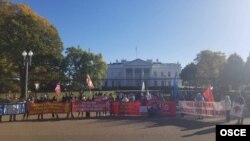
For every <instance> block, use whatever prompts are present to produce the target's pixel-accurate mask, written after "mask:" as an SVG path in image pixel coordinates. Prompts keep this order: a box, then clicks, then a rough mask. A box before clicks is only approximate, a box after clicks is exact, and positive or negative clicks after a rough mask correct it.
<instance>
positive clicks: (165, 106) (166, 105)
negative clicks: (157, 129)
mask: <svg viewBox="0 0 250 141" xmlns="http://www.w3.org/2000/svg"><path fill="white" fill-rule="evenodd" d="M158 107H159V111H158V114H159V115H161V116H176V104H175V102H171V101H167V102H164V101H161V102H158Z"/></svg>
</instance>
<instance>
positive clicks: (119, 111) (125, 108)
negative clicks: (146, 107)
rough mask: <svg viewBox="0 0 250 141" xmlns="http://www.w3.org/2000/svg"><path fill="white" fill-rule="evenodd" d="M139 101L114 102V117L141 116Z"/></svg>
mask: <svg viewBox="0 0 250 141" xmlns="http://www.w3.org/2000/svg"><path fill="white" fill-rule="evenodd" d="M140 105H141V103H140V102H139V101H136V102H127V103H123V102H113V103H112V108H111V110H112V114H114V115H140Z"/></svg>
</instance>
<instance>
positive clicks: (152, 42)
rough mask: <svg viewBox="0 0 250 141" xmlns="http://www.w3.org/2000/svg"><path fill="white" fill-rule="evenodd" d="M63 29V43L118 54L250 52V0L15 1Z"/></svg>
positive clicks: (180, 58)
mask: <svg viewBox="0 0 250 141" xmlns="http://www.w3.org/2000/svg"><path fill="white" fill-rule="evenodd" d="M13 2H14V3H26V4H28V5H29V6H30V7H31V8H32V9H33V11H35V12H36V13H37V14H39V15H40V16H42V17H44V18H46V19H48V20H49V21H50V22H51V23H52V24H53V25H54V26H55V27H56V28H57V30H58V32H59V34H60V37H61V39H62V41H63V43H64V48H66V47H70V46H77V45H80V47H81V48H83V49H84V50H88V49H90V51H91V52H94V53H101V54H102V55H103V57H104V60H105V61H106V62H107V63H110V62H115V60H116V59H118V60H121V59H127V60H133V59H135V58H136V47H137V57H138V58H141V59H153V60H156V59H159V60H160V61H161V62H165V63H176V62H179V63H181V64H182V67H185V65H187V64H188V63H190V62H192V61H193V59H194V58H195V57H196V55H197V54H198V53H199V52H200V51H201V50H206V49H209V50H212V51H221V52H224V53H225V54H226V55H227V56H228V55H230V54H232V53H234V52H236V53H238V54H239V55H240V56H242V58H243V59H244V60H246V58H247V57H248V56H249V52H250V1H249V0H13Z"/></svg>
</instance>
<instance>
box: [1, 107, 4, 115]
mask: <svg viewBox="0 0 250 141" xmlns="http://www.w3.org/2000/svg"><path fill="white" fill-rule="evenodd" d="M3 107H4V106H3V104H0V116H2V115H3V109H4V108H3Z"/></svg>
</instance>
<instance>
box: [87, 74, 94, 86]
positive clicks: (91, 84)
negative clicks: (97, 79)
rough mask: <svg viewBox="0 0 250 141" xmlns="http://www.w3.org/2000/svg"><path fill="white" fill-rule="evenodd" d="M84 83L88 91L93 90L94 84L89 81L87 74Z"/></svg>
mask: <svg viewBox="0 0 250 141" xmlns="http://www.w3.org/2000/svg"><path fill="white" fill-rule="evenodd" d="M86 83H87V85H88V87H89V89H94V88H95V87H94V84H93V83H92V81H91V79H90V76H89V75H88V74H87V77H86Z"/></svg>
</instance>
